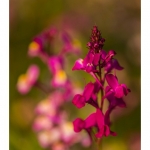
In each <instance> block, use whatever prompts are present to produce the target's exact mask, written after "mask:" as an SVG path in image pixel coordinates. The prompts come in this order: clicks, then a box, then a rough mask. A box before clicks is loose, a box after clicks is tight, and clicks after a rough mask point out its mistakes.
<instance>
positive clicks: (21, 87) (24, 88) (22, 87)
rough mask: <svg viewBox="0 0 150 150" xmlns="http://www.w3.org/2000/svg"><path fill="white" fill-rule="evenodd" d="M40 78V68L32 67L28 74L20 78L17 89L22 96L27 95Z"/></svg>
mask: <svg viewBox="0 0 150 150" xmlns="http://www.w3.org/2000/svg"><path fill="white" fill-rule="evenodd" d="M38 77H39V68H38V66H36V65H31V66H30V67H29V69H28V70H27V73H26V74H23V75H21V76H20V77H19V78H18V82H17V89H18V91H19V92H20V93H21V94H26V93H28V92H29V91H30V89H31V88H32V86H33V85H34V84H35V83H36V81H37V79H38Z"/></svg>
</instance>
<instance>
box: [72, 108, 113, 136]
mask: <svg viewBox="0 0 150 150" xmlns="http://www.w3.org/2000/svg"><path fill="white" fill-rule="evenodd" d="M107 117H109V115H107ZM105 120H108V119H105V116H104V115H103V113H102V111H101V110H100V109H97V110H96V113H92V114H91V115H89V116H88V117H87V118H86V119H85V120H82V119H80V118H77V119H75V120H74V121H73V125H74V131H75V132H80V131H81V130H82V129H85V130H87V131H90V130H91V128H92V127H96V128H97V130H98V133H97V134H96V135H95V136H96V137H97V138H101V137H102V136H108V135H113V136H115V135H116V134H115V133H114V132H112V131H110V129H109V126H108V125H107V122H106V121H105Z"/></svg>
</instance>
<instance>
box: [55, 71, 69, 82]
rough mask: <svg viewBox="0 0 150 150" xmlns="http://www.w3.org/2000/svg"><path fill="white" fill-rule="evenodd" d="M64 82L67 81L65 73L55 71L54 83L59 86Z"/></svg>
mask: <svg viewBox="0 0 150 150" xmlns="http://www.w3.org/2000/svg"><path fill="white" fill-rule="evenodd" d="M66 80H67V75H66V73H65V71H63V70H59V71H57V73H56V76H55V82H56V83H60V84H61V83H65V82H66Z"/></svg>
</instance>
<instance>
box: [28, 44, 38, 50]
mask: <svg viewBox="0 0 150 150" xmlns="http://www.w3.org/2000/svg"><path fill="white" fill-rule="evenodd" d="M39 48H40V46H39V44H38V43H37V42H32V43H30V45H29V50H30V51H38V50H39Z"/></svg>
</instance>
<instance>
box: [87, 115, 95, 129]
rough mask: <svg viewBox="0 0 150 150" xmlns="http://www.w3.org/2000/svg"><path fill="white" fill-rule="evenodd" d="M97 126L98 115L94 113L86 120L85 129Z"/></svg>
mask: <svg viewBox="0 0 150 150" xmlns="http://www.w3.org/2000/svg"><path fill="white" fill-rule="evenodd" d="M95 125H96V113H92V114H91V115H89V116H88V117H87V118H86V119H85V129H88V128H90V127H93V126H95Z"/></svg>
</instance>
